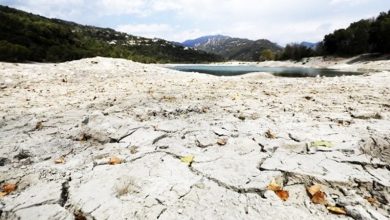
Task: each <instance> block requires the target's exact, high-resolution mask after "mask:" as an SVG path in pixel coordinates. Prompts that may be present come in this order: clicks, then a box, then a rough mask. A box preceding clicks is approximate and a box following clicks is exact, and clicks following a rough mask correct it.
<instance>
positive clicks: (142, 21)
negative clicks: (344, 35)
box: [0, 0, 390, 45]
mask: <svg viewBox="0 0 390 220" xmlns="http://www.w3.org/2000/svg"><path fill="white" fill-rule="evenodd" d="M0 4H1V5H7V6H10V7H14V8H18V9H21V10H25V11H28V12H32V13H35V14H39V15H42V16H46V17H50V18H59V19H64V20H68V21H74V22H77V23H80V24H86V25H94V26H98V27H109V28H113V29H115V30H118V31H122V32H126V33H129V34H133V35H137V36H144V37H150V38H153V37H157V38H162V39H166V40H170V41H177V42H182V41H184V40H187V39H194V38H197V37H200V36H204V35H214V34H222V35H228V36H232V37H241V38H248V39H252V40H256V39H269V40H271V41H273V42H276V43H279V44H281V45H285V44H286V43H292V42H302V41H309V42H318V41H321V40H322V39H323V37H324V35H325V34H328V33H330V32H333V31H334V30H335V29H339V28H345V27H347V26H348V25H349V24H350V23H351V22H354V21H358V20H360V19H366V18H372V17H375V16H377V15H378V14H379V12H382V11H389V10H390V0H92V1H91V0H89V1H87V0H0Z"/></svg>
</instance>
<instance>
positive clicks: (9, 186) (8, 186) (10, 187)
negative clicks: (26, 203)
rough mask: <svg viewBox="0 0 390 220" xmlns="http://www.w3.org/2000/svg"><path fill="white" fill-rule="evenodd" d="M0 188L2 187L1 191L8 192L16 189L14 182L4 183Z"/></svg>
mask: <svg viewBox="0 0 390 220" xmlns="http://www.w3.org/2000/svg"><path fill="white" fill-rule="evenodd" d="M2 189H3V192H5V193H7V194H9V193H11V192H13V191H15V190H16V184H13V183H6V184H4V185H3V187H2Z"/></svg>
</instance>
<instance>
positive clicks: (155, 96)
mask: <svg viewBox="0 0 390 220" xmlns="http://www.w3.org/2000/svg"><path fill="white" fill-rule="evenodd" d="M0 66H1V68H0V88H1V89H0V145H1V146H0V186H1V188H0V190H1V191H0V219H2V220H3V219H4V220H5V219H28V220H30V219H69V220H70V219H77V220H84V219H96V220H100V219H300V220H301V219H377V220H382V219H383V220H385V219H389V216H390V206H389V201H390V166H389V164H390V112H389V110H390V95H389V94H390V73H389V72H386V71H382V72H372V73H369V74H365V75H362V76H342V77H335V78H299V79H297V78H275V77H269V76H267V77H262V76H260V75H253V74H250V75H246V76H245V75H244V76H236V77H215V76H209V75H203V74H183V73H180V72H177V71H174V70H168V69H165V68H162V67H157V66H153V65H144V64H139V63H134V62H131V61H126V60H120V59H108V58H92V59H84V60H80V61H73V62H67V63H61V64H9V63H0ZM389 66H390V62H389Z"/></svg>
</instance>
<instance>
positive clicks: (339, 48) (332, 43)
mask: <svg viewBox="0 0 390 220" xmlns="http://www.w3.org/2000/svg"><path fill="white" fill-rule="evenodd" d="M364 53H380V54H386V53H390V11H389V12H382V13H380V15H379V16H378V17H376V18H372V19H363V20H360V21H358V22H354V23H352V24H351V25H350V26H349V27H348V28H345V29H339V30H336V31H334V32H333V33H330V34H328V35H326V36H325V37H324V39H323V41H322V42H320V43H318V45H317V46H316V47H315V48H309V47H307V46H304V45H301V44H288V45H287V46H286V47H285V48H284V50H283V51H282V52H281V53H270V51H263V52H262V53H261V56H260V60H288V59H292V60H301V59H302V58H305V57H312V56H329V55H332V56H341V57H351V56H355V55H359V54H364Z"/></svg>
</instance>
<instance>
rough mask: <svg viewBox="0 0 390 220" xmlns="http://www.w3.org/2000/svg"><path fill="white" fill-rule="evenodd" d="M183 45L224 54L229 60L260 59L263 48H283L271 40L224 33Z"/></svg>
mask: <svg viewBox="0 0 390 220" xmlns="http://www.w3.org/2000/svg"><path fill="white" fill-rule="evenodd" d="M183 45H185V46H190V47H194V48H196V49H198V50H203V51H206V52H209V53H214V54H217V55H221V56H223V57H224V58H225V59H228V60H241V61H258V60H259V58H260V53H261V51H263V50H271V51H273V52H277V51H281V50H282V48H281V47H280V46H279V45H277V44H275V43H273V42H271V41H269V40H264V39H262V40H256V41H252V40H248V39H242V38H232V37H227V36H222V35H215V36H204V37H200V38H197V39H194V40H188V41H185V42H183Z"/></svg>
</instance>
